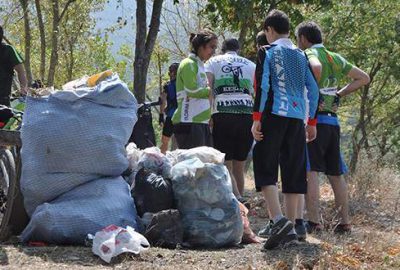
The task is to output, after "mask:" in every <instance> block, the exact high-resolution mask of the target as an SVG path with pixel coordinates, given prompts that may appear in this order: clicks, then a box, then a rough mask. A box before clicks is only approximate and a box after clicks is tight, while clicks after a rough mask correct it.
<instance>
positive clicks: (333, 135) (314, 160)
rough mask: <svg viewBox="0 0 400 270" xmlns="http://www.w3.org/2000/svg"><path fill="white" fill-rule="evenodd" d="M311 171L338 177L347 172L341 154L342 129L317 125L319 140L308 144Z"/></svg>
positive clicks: (327, 125)
mask: <svg viewBox="0 0 400 270" xmlns="http://www.w3.org/2000/svg"><path fill="white" fill-rule="evenodd" d="M307 149H308V158H309V162H310V170H311V171H316V172H323V173H325V174H326V175H333V176H338V175H342V174H345V173H346V172H347V167H346V164H345V163H344V161H343V158H342V155H341V153H340V127H339V126H335V125H329V124H317V138H316V139H315V140H314V141H312V142H310V143H308V144H307Z"/></svg>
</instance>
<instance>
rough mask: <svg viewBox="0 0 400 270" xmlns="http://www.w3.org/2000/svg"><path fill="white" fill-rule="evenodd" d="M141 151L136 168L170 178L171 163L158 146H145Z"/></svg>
mask: <svg viewBox="0 0 400 270" xmlns="http://www.w3.org/2000/svg"><path fill="white" fill-rule="evenodd" d="M141 153H142V154H141V156H140V159H139V162H138V169H141V168H145V169H146V170H149V171H151V172H153V173H155V174H158V175H162V176H163V177H164V178H171V168H172V164H171V162H170V160H169V159H168V158H167V157H166V156H165V155H164V154H163V153H161V151H160V149H159V148H158V147H149V148H146V149H144V150H142V152H141Z"/></svg>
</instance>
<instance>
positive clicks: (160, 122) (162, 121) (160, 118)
mask: <svg viewBox="0 0 400 270" xmlns="http://www.w3.org/2000/svg"><path fill="white" fill-rule="evenodd" d="M158 123H159V124H160V126H162V125H163V124H164V114H163V113H160V115H159V118H158Z"/></svg>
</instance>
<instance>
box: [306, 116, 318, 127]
mask: <svg viewBox="0 0 400 270" xmlns="http://www.w3.org/2000/svg"><path fill="white" fill-rule="evenodd" d="M308 125H309V126H314V127H315V126H316V125H317V118H314V119H308Z"/></svg>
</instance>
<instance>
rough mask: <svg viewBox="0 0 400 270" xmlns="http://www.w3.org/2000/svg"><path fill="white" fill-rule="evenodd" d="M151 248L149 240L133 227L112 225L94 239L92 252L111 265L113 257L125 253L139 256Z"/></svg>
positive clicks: (98, 233)
mask: <svg viewBox="0 0 400 270" xmlns="http://www.w3.org/2000/svg"><path fill="white" fill-rule="evenodd" d="M149 247H150V244H149V242H148V241H147V239H146V238H145V237H144V236H143V235H141V234H140V233H138V232H136V231H135V230H134V229H133V228H132V227H129V226H127V227H126V229H124V228H121V227H118V226H116V225H110V226H108V227H106V228H104V229H103V230H101V231H99V232H97V233H96V234H95V236H94V239H93V247H92V251H93V253H94V254H96V255H97V256H99V257H100V258H101V259H103V260H104V261H106V262H107V263H109V262H110V261H111V258H112V257H116V256H118V255H119V254H121V253H124V252H131V253H134V254H139V253H140V252H141V251H143V250H147V249H148V248H149Z"/></svg>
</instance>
